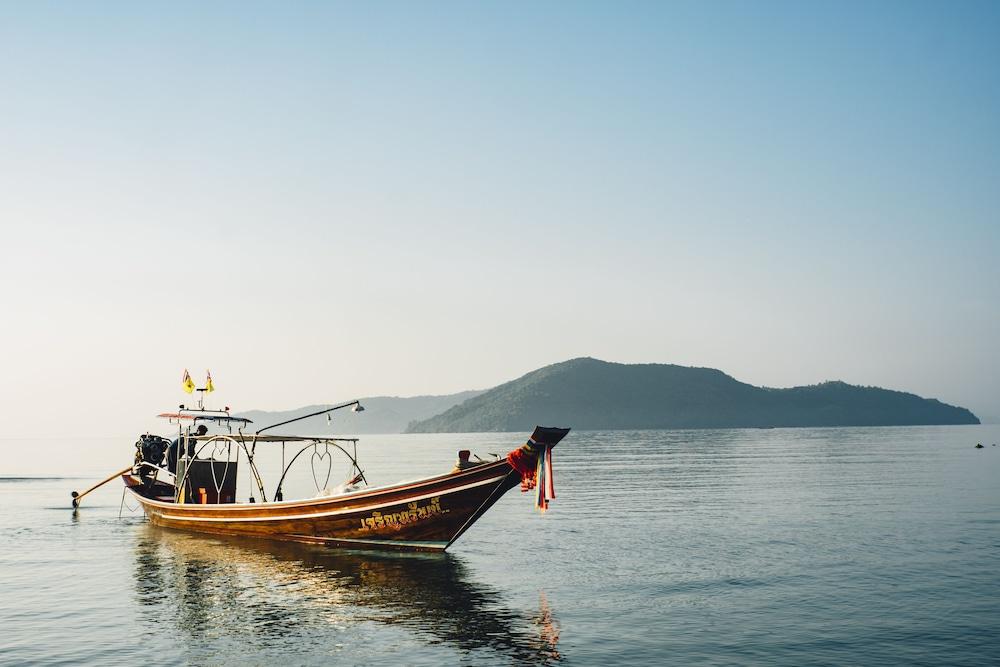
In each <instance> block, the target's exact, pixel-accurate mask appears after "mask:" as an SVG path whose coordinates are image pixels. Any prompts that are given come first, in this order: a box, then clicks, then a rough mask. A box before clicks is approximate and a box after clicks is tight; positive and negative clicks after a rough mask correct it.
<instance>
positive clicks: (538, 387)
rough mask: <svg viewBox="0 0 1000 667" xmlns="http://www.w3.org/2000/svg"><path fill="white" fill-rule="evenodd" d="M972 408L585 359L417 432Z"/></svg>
mask: <svg viewBox="0 0 1000 667" xmlns="http://www.w3.org/2000/svg"><path fill="white" fill-rule="evenodd" d="M978 423H979V419H977V418H976V416H975V415H974V414H972V413H971V412H969V411H968V410H966V409H965V408H959V407H955V406H951V405H946V404H945V403H942V402H940V401H938V400H936V399H928V398H921V397H919V396H916V395H914V394H908V393H905V392H901V391H891V390H888V389H880V388H878V387H859V386H855V385H849V384H846V383H844V382H824V383H823V384H818V385H812V386H807V387H793V388H791V389H769V388H766V387H755V386H753V385H749V384H746V383H743V382H739V381H737V380H735V379H733V378H732V377H730V376H728V375H726V374H725V373H723V372H722V371H718V370H715V369H711V368H690V367H687V366H675V365H672V364H616V363H609V362H606V361H600V360H598V359H590V358H580V359H572V360H570V361H565V362H563V363H559V364H554V365H552V366H546V367H544V368H540V369H538V370H536V371H532V372H531V373H528V374H527V375H525V376H523V377H520V378H518V379H516V380H513V381H511V382H507V383H506V384H502V385H500V386H498V387H495V388H494V389H490V390H489V391H486V392H484V393H482V394H479V395H478V396H474V397H472V398H469V399H468V400H466V401H465V402H463V403H460V404H458V405H456V406H454V407H451V408H449V409H447V410H445V411H444V412H443V413H442V414H439V415H437V416H434V417H431V418H429V419H424V420H422V421H417V422H415V423H413V424H410V426H409V428H408V429H407V430H408V432H411V433H431V432H448V433H455V432H475V431H524V430H528V429H531V428H532V427H534V426H535V425H536V424H542V425H546V426H571V427H573V428H576V429H652V428H670V429H681V428H744V427H771V426H902V425H918V424H978Z"/></svg>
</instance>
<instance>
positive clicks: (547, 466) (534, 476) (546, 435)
mask: <svg viewBox="0 0 1000 667" xmlns="http://www.w3.org/2000/svg"><path fill="white" fill-rule="evenodd" d="M567 433H569V429H568V428H551V427H545V426H538V427H536V428H535V432H534V433H532V434H531V437H530V438H529V439H528V442H526V443H525V444H524V446H523V447H521V448H520V449H515V450H514V451H512V452H510V453H509V454H507V463H509V464H510V467H511V468H513V469H514V470H516V471H517V472H518V473H520V475H521V491H522V492H526V491H530V490H532V489H535V506H536V507H538V509H540V510H542V511H544V510H546V509H548V507H549V501H550V500H553V499H554V498H555V497H556V489H555V481H554V479H553V475H552V448H553V447H555V446H556V444H557V443H558V442H559V441H560V440H562V439H563V438H564V437H565V436H566V434H567Z"/></svg>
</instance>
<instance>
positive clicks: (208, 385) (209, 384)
mask: <svg viewBox="0 0 1000 667" xmlns="http://www.w3.org/2000/svg"><path fill="white" fill-rule="evenodd" d="M205 374H206V375H207V376H208V379H207V380H205V391H207V392H208V393H210V394H211V393H212V392H213V391H215V385H214V384H212V371H205Z"/></svg>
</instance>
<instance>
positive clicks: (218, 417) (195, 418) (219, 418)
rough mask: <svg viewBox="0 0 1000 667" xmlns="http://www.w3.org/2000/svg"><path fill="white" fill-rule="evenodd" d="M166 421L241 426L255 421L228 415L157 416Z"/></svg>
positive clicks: (164, 414)
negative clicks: (228, 423)
mask: <svg viewBox="0 0 1000 667" xmlns="http://www.w3.org/2000/svg"><path fill="white" fill-rule="evenodd" d="M156 416H157V417H162V418H164V419H190V420H192V421H209V422H237V423H239V424H252V423H253V420H251V419H246V418H245V417H230V416H229V415H228V414H204V413H200V412H194V413H191V412H161V413H160V414H158V415H156Z"/></svg>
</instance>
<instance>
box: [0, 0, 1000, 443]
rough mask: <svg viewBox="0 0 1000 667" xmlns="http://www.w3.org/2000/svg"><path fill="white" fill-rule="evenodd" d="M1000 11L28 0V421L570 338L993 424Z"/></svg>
mask: <svg viewBox="0 0 1000 667" xmlns="http://www.w3.org/2000/svg"><path fill="white" fill-rule="evenodd" d="M998 212H1000V5H998V4H997V3H989V2H987V3H975V2H962V3H946V2H938V3H923V2H896V3H894V2H881V3H861V2H846V3H845V2H829V3H822V2H810V3H798V2H788V3H785V2H760V3H743V2H713V3H703V2H692V3H684V2H677V3H673V2H670V3H667V2H663V3H660V2H656V3H639V2H607V3H584V2H580V3H556V2H536V3H522V2H495V3H494V2H483V3H442V2H428V3H381V2H380V3H336V2H316V3H312V2H285V3H252V2H214V3H183V2H170V3H127V2H120V3H99V2H95V3H64V2H56V3H49V2H30V3H23V2H3V3H0V233H2V237H0V238H2V242H0V312H2V322H0V327H2V328H0V361H2V368H3V374H4V379H3V382H2V383H0V424H2V428H3V429H4V432H5V436H6V437H25V436H29V435H31V436H34V435H40V436H45V437H66V436H70V435H76V434H79V433H81V431H85V432H87V433H94V434H99V435H118V434H134V433H135V432H137V431H140V430H145V429H147V428H153V427H154V426H155V423H151V422H150V417H151V416H152V415H155V414H156V413H158V412H161V411H163V410H165V409H169V408H171V407H173V406H175V405H177V404H178V403H180V402H184V401H186V400H188V397H187V395H186V394H184V393H183V392H182V391H181V383H180V380H181V374H182V372H183V370H184V369H185V368H188V369H190V370H191V372H192V375H194V376H195V379H196V381H199V382H200V381H201V380H202V378H203V377H204V372H205V369H211V371H212V375H213V378H214V380H215V385H216V387H217V388H218V390H219V391H218V392H217V393H216V394H214V395H213V396H212V397H213V399H214V402H217V403H219V404H225V405H229V406H232V407H234V408H235V409H237V410H242V409H258V408H259V409H285V408H292V407H297V406H300V405H306V404H315V403H324V402H334V401H340V400H345V399H350V398H353V397H358V396H369V395H416V394H443V393H451V392H456V391H460V390H464V389H471V388H486V387H489V386H493V385H495V384H498V383H500V382H504V381H507V380H510V379H513V378H516V377H518V376H520V375H522V374H523V373H525V372H528V371H530V370H533V369H535V368H537V367H540V366H543V365H547V364H550V363H555V362H558V361H563V360H566V359H570V358H573V357H579V356H593V357H597V358H601V359H606V360H610V361H619V362H630V363H631V362H660V363H677V364H684V365H693V366H706V367H713V368H719V369H722V370H723V371H725V372H727V373H729V374H730V375H732V376H734V377H736V378H737V379H739V380H742V381H745V382H749V383H752V384H756V385H766V386H777V387H785V386H795V385H803V384H813V383H816V382H822V381H825V380H833V379H841V380H844V381H846V382H851V383H855V384H863V385H878V386H883V387H888V388H892V389H900V390H906V391H912V392H914V393H917V394H920V395H922V396H928V397H935V398H939V399H941V400H944V401H946V402H949V403H954V404H959V405H962V406H965V407H968V408H970V409H972V410H973V411H974V412H976V413H977V414H978V415H980V416H981V417H983V418H984V419H988V420H997V419H1000V346H998V341H1000V214H998Z"/></svg>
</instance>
